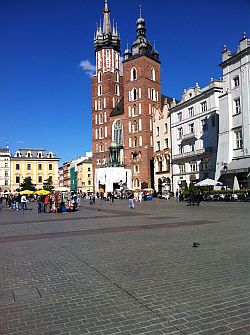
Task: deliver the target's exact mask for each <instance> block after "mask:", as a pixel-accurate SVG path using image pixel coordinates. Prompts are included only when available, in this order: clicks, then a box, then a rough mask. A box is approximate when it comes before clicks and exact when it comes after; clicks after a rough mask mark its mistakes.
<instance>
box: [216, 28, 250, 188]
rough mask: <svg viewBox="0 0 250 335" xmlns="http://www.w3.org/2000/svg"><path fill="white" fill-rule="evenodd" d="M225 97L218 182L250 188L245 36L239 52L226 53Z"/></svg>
mask: <svg viewBox="0 0 250 335" xmlns="http://www.w3.org/2000/svg"><path fill="white" fill-rule="evenodd" d="M220 66H221V68H222V71H223V94H222V95H221V96H220V99H219V105H220V127H219V140H218V155H217V164H216V179H219V180H220V181H223V182H224V183H225V184H227V186H229V187H230V188H232V186H233V180H234V177H235V176H237V178H238V181H239V185H240V187H242V188H243V187H246V188H247V187H248V188H250V178H249V176H250V39H248V38H247V37H246V34H245V33H244V34H243V37H242V39H241V40H240V41H239V45H238V48H237V51H236V52H234V53H231V52H230V51H229V50H228V49H227V47H226V46H225V47H224V50H223V52H222V63H221V64H220Z"/></svg>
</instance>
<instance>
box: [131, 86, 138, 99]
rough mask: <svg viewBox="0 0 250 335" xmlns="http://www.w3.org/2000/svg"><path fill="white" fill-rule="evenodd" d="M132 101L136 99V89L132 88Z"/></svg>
mask: <svg viewBox="0 0 250 335" xmlns="http://www.w3.org/2000/svg"><path fill="white" fill-rule="evenodd" d="M132 99H133V100H136V99H137V90H136V88H133V90H132Z"/></svg>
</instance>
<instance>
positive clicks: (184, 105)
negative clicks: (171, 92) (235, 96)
mask: <svg viewBox="0 0 250 335" xmlns="http://www.w3.org/2000/svg"><path fill="white" fill-rule="evenodd" d="M221 93H222V82H221V81H220V80H213V79H211V82H210V83H209V85H208V86H206V87H205V88H203V89H201V88H200V87H199V85H198V84H196V85H195V87H193V88H189V89H187V90H184V94H183V96H182V99H181V101H180V102H179V103H176V102H175V101H173V103H172V105H171V108H170V117H171V142H172V180H173V191H174V192H176V190H177V189H178V190H180V189H183V188H184V187H185V186H186V185H187V186H188V185H189V184H190V183H191V182H192V183H196V182H198V181H200V180H203V179H205V178H211V179H214V177H215V167H216V157H217V144H218V143H217V138H218V129H219V96H220V95H221Z"/></svg>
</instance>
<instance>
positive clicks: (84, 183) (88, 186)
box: [77, 159, 93, 193]
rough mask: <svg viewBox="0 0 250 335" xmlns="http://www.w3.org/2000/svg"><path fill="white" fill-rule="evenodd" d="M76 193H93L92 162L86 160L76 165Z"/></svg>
mask: <svg viewBox="0 0 250 335" xmlns="http://www.w3.org/2000/svg"><path fill="white" fill-rule="evenodd" d="M77 191H78V192H85V193H88V192H91V193H92V192H93V168H92V160H91V159H87V160H83V161H81V162H79V163H78V164H77Z"/></svg>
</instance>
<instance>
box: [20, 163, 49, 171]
mask: <svg viewBox="0 0 250 335" xmlns="http://www.w3.org/2000/svg"><path fill="white" fill-rule="evenodd" d="M48 168H49V170H53V164H49V166H48ZM26 169H27V170H31V163H27V165H26ZM37 169H38V170H42V169H43V164H41V163H39V164H37ZM16 170H20V164H19V163H16Z"/></svg>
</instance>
